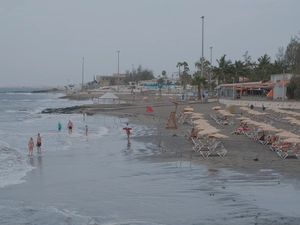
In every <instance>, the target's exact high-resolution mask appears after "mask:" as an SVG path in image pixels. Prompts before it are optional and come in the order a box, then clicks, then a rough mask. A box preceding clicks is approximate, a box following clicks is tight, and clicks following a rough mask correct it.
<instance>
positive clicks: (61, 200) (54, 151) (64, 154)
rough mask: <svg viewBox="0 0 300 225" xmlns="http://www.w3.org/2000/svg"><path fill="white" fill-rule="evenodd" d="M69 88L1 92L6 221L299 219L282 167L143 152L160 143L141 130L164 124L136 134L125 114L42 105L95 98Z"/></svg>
mask: <svg viewBox="0 0 300 225" xmlns="http://www.w3.org/2000/svg"><path fill="white" fill-rule="evenodd" d="M0 92H1V91H0ZM60 96H61V95H58V94H50V93H49V94H47V93H39V94H38V93H36V94H32V93H29V92H26V93H24V92H23V93H20V92H16V91H9V92H4V93H1V94H0V124H1V125H0V224H1V225H3V224H4V225H6V224H7V225H14V224H45V225H50V224H51V225H52V224H53V225H54V224H55V225H57V224H68V225H71V224H72V225H73V224H75V225H82V224H84V225H85V224H86V225H98V224H105V225H115V224H116V225H117V224H120V225H121V224H122V225H129V224H133V225H140V224H143V225H144V224H146V225H148V224H149V225H150V224H154V225H156V224H178V225H181V224H284V223H287V224H298V220H299V217H300V215H299V213H298V209H297V205H298V202H299V200H300V199H299V194H298V193H299V187H297V186H294V185H291V184H290V183H283V182H281V185H278V180H279V179H280V175H278V174H274V171H262V173H263V174H262V175H260V179H259V180H255V177H254V178H253V179H251V175H245V174H237V173H234V172H230V171H226V170H220V171H218V172H217V173H213V172H209V171H208V170H207V168H205V167H202V166H199V165H195V164H194V163H193V162H181V161H180V159H179V160H178V161H176V160H175V161H174V162H165V163H162V162H161V163H157V162H155V161H148V160H140V159H141V158H142V157H143V156H146V155H149V154H152V151H151V149H155V148H156V147H157V148H158V143H156V142H155V141H153V142H151V143H142V142H139V141H138V139H139V137H142V136H151V135H152V134H153V135H154V134H157V133H159V130H158V127H157V126H142V125H139V126H138V125H132V127H133V130H132V140H131V144H128V142H127V140H126V134H125V132H124V131H123V129H122V128H123V127H124V125H125V122H126V121H127V119H126V118H119V117H113V116H103V115H94V116H88V117H86V118H85V120H84V118H83V116H82V115H81V114H42V113H41V111H42V110H43V109H45V108H61V107H67V106H74V105H81V104H86V103H91V102H90V101H80V102H78V101H72V100H66V99H60V98H59V97H60ZM69 120H71V121H72V122H73V124H74V130H73V132H72V134H69V133H68V129H67V123H68V121H69ZM58 122H60V123H61V124H62V127H63V128H62V131H61V132H58V130H57V124H58ZM85 125H88V127H89V134H88V137H86V136H85ZM37 133H40V134H41V136H42V153H41V154H38V153H37V151H36V148H35V149H34V156H32V157H28V156H27V154H28V147H27V143H28V141H29V138H30V137H33V138H34V140H35V141H36V137H37ZM178 157H179V156H178ZM262 176H264V179H261V177H262ZM249 177H250V178H249ZM270 190H272V191H271V192H270ZM272 193H273V195H272ZM283 193H284V194H283ZM274 196H275V197H274ZM283 208H284V209H289V210H282V209H283Z"/></svg>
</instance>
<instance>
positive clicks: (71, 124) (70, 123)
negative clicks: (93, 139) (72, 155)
mask: <svg viewBox="0 0 300 225" xmlns="http://www.w3.org/2000/svg"><path fill="white" fill-rule="evenodd" d="M68 128H69V133H72V129H73V123H72V122H71V120H69V123H68Z"/></svg>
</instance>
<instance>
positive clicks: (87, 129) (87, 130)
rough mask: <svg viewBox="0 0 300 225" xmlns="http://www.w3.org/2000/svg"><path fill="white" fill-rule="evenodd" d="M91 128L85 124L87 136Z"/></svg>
mask: <svg viewBox="0 0 300 225" xmlns="http://www.w3.org/2000/svg"><path fill="white" fill-rule="evenodd" d="M88 132H89V128H88V125H85V136H88Z"/></svg>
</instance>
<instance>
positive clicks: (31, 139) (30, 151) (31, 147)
mask: <svg viewBox="0 0 300 225" xmlns="http://www.w3.org/2000/svg"><path fill="white" fill-rule="evenodd" d="M33 148H34V141H33V138H32V137H31V138H30V139H29V142H28V156H31V155H33Z"/></svg>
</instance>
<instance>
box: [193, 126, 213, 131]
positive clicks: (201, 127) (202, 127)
mask: <svg viewBox="0 0 300 225" xmlns="http://www.w3.org/2000/svg"><path fill="white" fill-rule="evenodd" d="M195 128H196V130H206V129H209V128H211V127H209V126H200V125H197V126H195Z"/></svg>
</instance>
